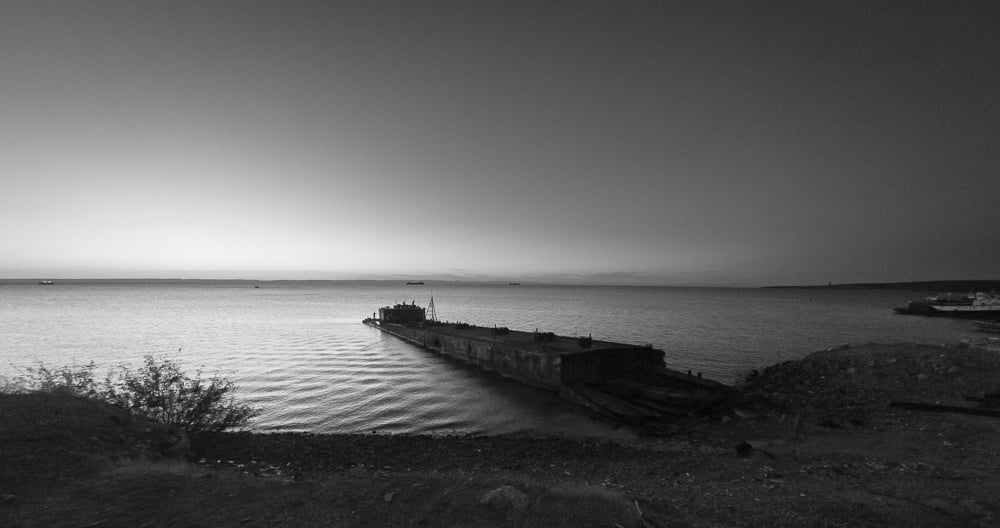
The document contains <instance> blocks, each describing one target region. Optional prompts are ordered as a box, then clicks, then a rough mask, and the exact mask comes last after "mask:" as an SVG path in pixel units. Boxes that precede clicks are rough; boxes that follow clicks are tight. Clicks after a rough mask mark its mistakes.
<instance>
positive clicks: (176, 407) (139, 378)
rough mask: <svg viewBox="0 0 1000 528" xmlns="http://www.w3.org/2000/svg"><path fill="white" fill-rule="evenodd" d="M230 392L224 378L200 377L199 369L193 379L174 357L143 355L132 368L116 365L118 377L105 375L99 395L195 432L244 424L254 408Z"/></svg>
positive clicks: (232, 389)
mask: <svg viewBox="0 0 1000 528" xmlns="http://www.w3.org/2000/svg"><path fill="white" fill-rule="evenodd" d="M235 392H236V385H235V384H234V383H233V382H232V381H229V380H228V379H224V378H220V377H218V376H213V377H211V378H209V379H207V380H205V379H202V377H201V371H198V372H197V374H196V375H195V377H194V378H193V379H192V378H190V377H188V376H187V375H186V374H185V373H184V372H183V371H181V369H180V367H179V366H178V364H177V363H176V362H174V361H171V360H169V359H165V358H164V359H157V358H154V357H153V356H146V357H145V358H144V361H143V366H142V367H140V368H139V369H138V370H136V371H132V370H130V369H129V368H127V367H124V366H123V367H119V368H118V375H117V378H116V379H111V377H110V376H109V378H108V380H106V381H105V385H104V391H103V394H102V395H103V397H104V399H105V400H107V401H108V402H109V403H111V404H113V405H117V406H120V407H124V408H126V409H129V410H131V411H133V412H137V413H139V414H142V415H143V416H146V417H148V418H151V419H153V420H157V421H159V422H163V423H165V424H168V425H175V426H180V427H183V428H184V430H186V431H187V432H188V433H191V434H197V433H203V432H219V431H224V430H226V429H233V428H238V427H243V426H245V425H246V424H247V423H249V422H250V420H251V419H252V418H253V417H254V416H256V415H257V414H258V412H259V410H258V409H256V408H254V407H252V406H249V405H243V404H239V403H237V402H236V401H235V398H234V395H233V394H234V393H235Z"/></svg>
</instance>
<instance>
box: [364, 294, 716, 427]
mask: <svg viewBox="0 0 1000 528" xmlns="http://www.w3.org/2000/svg"><path fill="white" fill-rule="evenodd" d="M423 310H424V309H423V308H421V307H419V306H416V305H415V304H413V305H405V304H404V305H396V306H394V307H385V308H382V309H381V310H380V311H379V316H378V317H376V316H375V315H374V314H373V316H372V317H371V318H368V319H365V320H364V321H363V322H364V324H366V325H368V326H371V327H373V328H377V329H378V330H380V331H382V332H384V333H387V334H390V335H393V336H395V337H398V338H400V339H403V340H405V341H408V342H410V343H413V344H415V345H417V346H420V347H422V348H425V349H428V350H431V351H433V352H436V353H439V354H442V355H444V356H448V357H451V358H454V359H457V360H460V361H462V362H464V363H467V364H470V365H474V366H477V367H480V368H483V369H485V370H489V371H493V372H496V373H498V374H500V375H502V376H505V377H508V378H512V379H514V380H517V381H519V382H521V383H525V384H528V385H533V386H535V387H540V388H542V389H546V390H550V391H554V392H557V393H558V394H559V395H560V396H562V397H563V398H565V399H567V400H569V401H572V402H574V403H576V404H578V405H581V406H583V407H585V408H587V409H590V410H592V411H594V412H597V413H599V414H601V415H604V416H606V417H609V418H611V419H612V420H613V421H616V422H619V423H623V424H627V425H631V426H636V427H639V428H641V429H643V430H645V431H647V432H651V433H670V432H674V431H676V430H677V429H678V428H679V424H682V423H684V422H685V421H688V420H689V419H691V418H692V417H695V418H696V417H698V416H701V415H704V414H707V413H709V412H711V411H712V410H713V409H715V408H716V407H717V405H719V404H720V403H721V402H722V401H723V400H726V399H727V397H729V396H731V395H733V393H734V392H735V389H734V388H733V387H731V386H729V385H725V384H722V383H719V382H716V381H713V380H709V379H705V378H702V377H701V375H700V374H698V375H694V374H692V373H691V372H690V371H688V372H687V373H685V372H681V371H678V370H673V369H669V368H667V367H666V365H665V363H664V357H665V353H664V352H663V351H662V350H659V349H656V348H653V347H652V346H640V345H627V344H622V343H614V342H609V341H602V340H597V339H593V338H591V337H590V336H587V337H566V336H559V335H556V334H553V333H551V332H538V331H537V330H536V331H535V332H523V331H517V330H510V329H508V328H503V327H501V328H497V327H493V328H490V327H479V326H474V325H469V324H464V323H443V322H438V321H428V320H424V318H423Z"/></svg>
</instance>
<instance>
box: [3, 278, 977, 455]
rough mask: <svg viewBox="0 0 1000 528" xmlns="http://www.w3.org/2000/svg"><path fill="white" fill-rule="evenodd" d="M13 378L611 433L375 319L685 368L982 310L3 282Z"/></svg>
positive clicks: (345, 424)
mask: <svg viewBox="0 0 1000 528" xmlns="http://www.w3.org/2000/svg"><path fill="white" fill-rule="evenodd" d="M0 293H2V297H0V323H2V324H0V340H2V344H0V346H2V347H3V349H2V354H0V356H2V357H3V358H4V360H3V364H0V375H7V376H10V375H12V374H14V373H16V369H15V367H23V366H26V365H30V364H31V363H32V362H33V361H35V360H40V361H43V362H45V364H47V365H49V366H60V365H66V364H69V363H70V362H72V361H74V360H75V361H76V362H77V363H85V362H88V361H91V360H93V361H95V362H97V363H98V364H99V365H101V366H113V365H116V364H119V363H122V362H129V363H135V362H137V361H138V360H140V359H141V357H142V356H143V355H145V354H158V355H167V356H169V357H173V358H175V359H177V360H179V361H180V362H181V364H182V366H183V367H184V368H185V369H186V370H188V371H189V372H193V371H194V370H197V369H201V370H202V371H203V373H204V374H205V375H212V374H216V373H218V374H221V375H223V376H226V377H229V378H230V379H233V380H234V381H236V382H237V383H238V384H239V386H240V396H241V398H242V399H244V400H247V401H249V402H251V403H254V404H257V405H260V406H261V407H262V408H263V409H264V413H263V414H262V415H261V416H260V417H259V419H258V420H257V421H256V427H257V428H258V429H261V430H265V431H277V430H292V431H311V432H368V431H375V430H377V431H380V432H388V433H398V432H420V433H451V432H462V433H465V432H469V433H506V432H515V431H524V430H534V431H541V432H548V433H567V434H595V435H596V434H600V435H606V434H610V430H609V429H608V428H607V427H606V426H604V425H602V424H601V423H599V422H595V421H592V420H590V419H589V418H588V417H587V416H585V415H583V414H580V413H577V412H573V410H572V409H571V408H570V407H569V406H568V405H567V404H566V403H564V402H562V401H561V400H559V399H558V398H557V397H556V396H555V395H554V394H550V393H547V392H545V391H542V390H540V389H535V388H532V387H526V386H523V385H520V384H518V383H516V382H513V381H510V380H507V379H504V378H500V377H499V376H497V375H495V374H488V373H484V372H482V371H479V370H476V369H473V368H470V367H466V366H464V365H461V364H458V363H456V362H454V361H453V360H450V359H446V358H442V357H440V356H437V355H435V354H433V353H431V352H428V351H425V350H422V349H419V348H416V347H414V346H412V345H409V344H407V343H404V342H402V341H400V340H398V339H395V338H392V337H390V336H385V335H383V334H381V333H380V332H378V331H377V330H375V329H372V328H369V327H366V326H364V325H362V324H361V323H360V320H361V319H362V318H364V317H365V316H368V315H369V314H371V312H372V311H373V310H375V309H376V308H377V307H378V306H381V305H385V304H391V303H394V302H396V301H402V300H410V299H414V298H415V299H416V300H417V302H418V303H423V304H425V303H426V302H427V299H428V298H429V297H430V295H432V294H433V295H434V297H435V304H436V305H437V309H438V313H439V316H440V317H441V318H442V319H446V320H451V321H465V322H469V323H473V324H479V325H488V326H492V325H494V324H496V325H499V326H508V327H510V328H515V329H522V330H529V331H530V330H534V329H536V328H538V329H541V330H543V331H554V332H556V333H560V334H565V335H586V334H593V336H594V337H595V338H600V339H607V340H612V341H622V342H627V343H637V344H646V343H648V344H652V345H653V346H655V347H657V348H661V349H663V350H665V351H666V352H667V362H668V364H669V365H670V366H673V367H675V368H678V369H682V370H687V369H691V370H694V371H698V372H704V373H705V375H706V376H709V377H712V378H715V379H718V380H721V381H725V382H731V381H733V379H734V378H735V376H736V374H737V373H739V372H745V371H747V370H749V369H750V368H755V367H760V366H764V365H767V364H771V363H775V362H777V361H782V360H786V359H792V358H794V357H799V356H802V355H805V354H806V353H809V352H812V351H815V350H818V349H821V348H826V347H829V346H833V345H836V344H839V343H842V342H850V343H855V344H860V343H865V342H870V341H877V342H890V341H914V342H929V343H942V342H954V341H957V340H958V339H961V338H969V337H973V335H974V332H973V331H972V329H971V325H970V324H969V323H968V322H966V321H955V320H949V319H928V318H921V317H906V316H896V315H893V314H892V310H891V308H892V306H894V305H898V304H902V303H903V302H904V301H905V300H906V296H905V295H902V296H901V295H900V294H899V293H897V292H840V291H821V290H817V291H810V290H757V289H710V288H706V289H700V288H634V287H623V288H611V287H567V286H551V287H549V286H530V285H523V286H519V287H517V288H511V287H507V286H482V285H464V284H460V283H459V284H448V285H437V286H423V287H412V286H411V287H406V286H403V285H396V284H384V283H379V284H365V283H262V284H261V288H259V289H258V288H253V287H252V286H251V285H248V284H247V283H182V284H145V285H108V284H93V283H91V284H67V283H63V282H61V283H60V284H59V285H57V286H56V287H45V288H39V287H35V286H27V285H0Z"/></svg>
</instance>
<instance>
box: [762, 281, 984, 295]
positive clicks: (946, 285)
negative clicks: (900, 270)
mask: <svg viewBox="0 0 1000 528" xmlns="http://www.w3.org/2000/svg"><path fill="white" fill-rule="evenodd" d="M765 288H794V289H824V290H908V291H935V292H945V291H946V292H969V291H1000V280H939V281H916V282H858V283H848V284H826V285H812V286H765Z"/></svg>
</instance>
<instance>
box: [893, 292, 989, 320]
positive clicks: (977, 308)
mask: <svg viewBox="0 0 1000 528" xmlns="http://www.w3.org/2000/svg"><path fill="white" fill-rule="evenodd" d="M894 310H895V311H896V313H900V314H907V315H944V316H949V317H987V316H992V315H1000V295H997V294H996V293H984V292H977V293H973V294H969V295H963V296H961V297H953V296H951V295H949V294H944V295H941V294H938V295H932V296H930V297H927V298H926V299H924V300H922V301H910V302H908V303H906V306H898V307H896V308H894Z"/></svg>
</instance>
